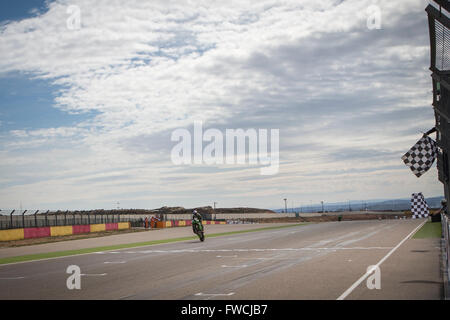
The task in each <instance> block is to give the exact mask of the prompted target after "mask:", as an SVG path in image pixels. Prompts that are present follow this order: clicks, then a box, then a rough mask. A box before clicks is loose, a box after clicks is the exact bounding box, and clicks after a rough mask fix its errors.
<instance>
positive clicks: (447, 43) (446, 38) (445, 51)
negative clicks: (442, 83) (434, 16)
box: [434, 20, 450, 71]
mask: <svg viewBox="0 0 450 320" xmlns="http://www.w3.org/2000/svg"><path fill="white" fill-rule="evenodd" d="M434 23H435V37H436V60H435V61H436V62H435V67H436V68H437V69H438V70H440V71H447V70H450V30H449V29H448V28H447V27H445V26H444V25H443V24H442V23H440V22H439V21H437V20H434Z"/></svg>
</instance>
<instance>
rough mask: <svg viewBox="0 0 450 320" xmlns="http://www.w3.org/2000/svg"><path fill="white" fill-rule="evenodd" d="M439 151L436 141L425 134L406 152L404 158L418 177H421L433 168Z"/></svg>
mask: <svg viewBox="0 0 450 320" xmlns="http://www.w3.org/2000/svg"><path fill="white" fill-rule="evenodd" d="M437 152H438V151H437V145H436V142H435V141H434V140H433V139H431V138H430V137H429V136H427V135H424V136H423V137H422V139H420V140H419V141H417V143H416V144H415V145H414V146H413V147H412V148H411V149H410V150H409V151H408V152H407V153H405V155H404V156H403V157H402V160H403V162H404V163H405V164H406V165H407V166H408V167H410V169H411V170H412V172H413V173H414V174H415V175H416V176H417V177H420V176H421V175H423V174H424V173H425V172H427V171H428V169H430V168H431V166H432V165H433V162H434V160H435V159H436V156H437Z"/></svg>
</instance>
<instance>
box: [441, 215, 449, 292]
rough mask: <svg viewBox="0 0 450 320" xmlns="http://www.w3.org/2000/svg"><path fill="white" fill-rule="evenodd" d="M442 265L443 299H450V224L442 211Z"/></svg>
mask: <svg viewBox="0 0 450 320" xmlns="http://www.w3.org/2000/svg"><path fill="white" fill-rule="evenodd" d="M441 216H442V218H441V221H442V241H443V245H442V262H443V263H442V267H443V270H442V271H443V279H444V296H445V299H447V300H449V299H450V287H449V281H448V277H449V274H450V238H449V235H450V224H449V216H448V215H446V214H444V213H442V214H441Z"/></svg>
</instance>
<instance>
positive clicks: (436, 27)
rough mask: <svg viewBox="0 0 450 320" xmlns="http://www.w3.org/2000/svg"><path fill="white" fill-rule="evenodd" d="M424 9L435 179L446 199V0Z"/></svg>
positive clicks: (449, 46)
mask: <svg viewBox="0 0 450 320" xmlns="http://www.w3.org/2000/svg"><path fill="white" fill-rule="evenodd" d="M433 1H434V2H433V3H430V4H429V5H428V6H427V8H426V9H425V11H426V12H427V14H428V26H429V33H430V51H431V54H430V58H431V66H430V71H431V72H432V75H431V77H432V85H433V109H434V114H435V118H436V142H437V145H438V147H439V149H440V151H439V152H438V156H437V168H438V177H439V181H441V182H442V183H443V184H444V193H445V198H446V199H447V201H449V200H450V194H449V191H450V190H449V177H450V174H449V165H450V163H449V153H450V1H448V0H433Z"/></svg>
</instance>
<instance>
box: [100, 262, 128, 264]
mask: <svg viewBox="0 0 450 320" xmlns="http://www.w3.org/2000/svg"><path fill="white" fill-rule="evenodd" d="M103 263H105V264H124V263H127V262H126V261H105V262H103Z"/></svg>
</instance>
